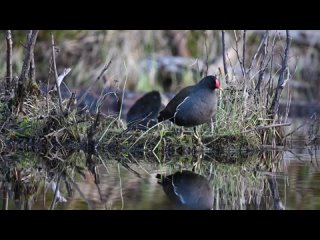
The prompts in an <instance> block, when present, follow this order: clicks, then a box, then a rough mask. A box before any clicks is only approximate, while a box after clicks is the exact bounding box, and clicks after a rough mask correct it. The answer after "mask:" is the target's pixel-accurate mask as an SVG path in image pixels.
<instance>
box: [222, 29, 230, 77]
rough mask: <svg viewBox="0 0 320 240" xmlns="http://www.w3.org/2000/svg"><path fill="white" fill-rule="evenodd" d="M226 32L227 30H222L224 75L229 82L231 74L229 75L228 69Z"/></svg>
mask: <svg viewBox="0 0 320 240" xmlns="http://www.w3.org/2000/svg"><path fill="white" fill-rule="evenodd" d="M224 33H225V31H224V30H222V31H221V38H222V59H223V69H224V75H225V78H226V83H228V82H229V76H228V70H227V63H226V44H225V39H224Z"/></svg>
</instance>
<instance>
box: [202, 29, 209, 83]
mask: <svg viewBox="0 0 320 240" xmlns="http://www.w3.org/2000/svg"><path fill="white" fill-rule="evenodd" d="M204 45H205V48H206V72H205V75H204V76H202V77H205V76H208V70H209V53H208V45H207V34H206V31H204Z"/></svg>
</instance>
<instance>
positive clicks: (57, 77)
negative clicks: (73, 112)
mask: <svg viewBox="0 0 320 240" xmlns="http://www.w3.org/2000/svg"><path fill="white" fill-rule="evenodd" d="M51 50H52V61H53V71H54V77H55V80H56V88H57V91H58V99H59V107H60V112H61V113H63V106H62V97H61V91H60V84H59V76H58V71H57V64H56V46H55V42H54V36H53V33H51Z"/></svg>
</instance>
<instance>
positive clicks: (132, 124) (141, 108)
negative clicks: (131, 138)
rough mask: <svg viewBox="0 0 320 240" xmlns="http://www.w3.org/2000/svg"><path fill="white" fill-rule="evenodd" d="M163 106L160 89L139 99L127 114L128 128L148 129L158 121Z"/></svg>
mask: <svg viewBox="0 0 320 240" xmlns="http://www.w3.org/2000/svg"><path fill="white" fill-rule="evenodd" d="M160 107H161V96H160V93H159V92H158V91H152V92H149V93H147V94H145V95H144V96H143V97H141V98H140V99H138V100H137V101H136V102H135V103H134V104H133V105H132V107H131V108H130V109H129V111H128V114H127V123H128V129H141V130H146V129H147V128H150V127H152V126H154V125H155V124H156V123H157V116H158V114H159V111H160Z"/></svg>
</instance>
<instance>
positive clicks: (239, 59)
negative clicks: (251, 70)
mask: <svg viewBox="0 0 320 240" xmlns="http://www.w3.org/2000/svg"><path fill="white" fill-rule="evenodd" d="M234 37H235V40H236V49H234V48H233V50H235V52H236V54H237V58H238V61H239V63H240V69H241V72H242V76H243V77H244V76H245V71H244V68H243V62H242V61H241V58H240V55H239V46H238V42H239V39H238V37H237V33H236V30H234Z"/></svg>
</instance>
